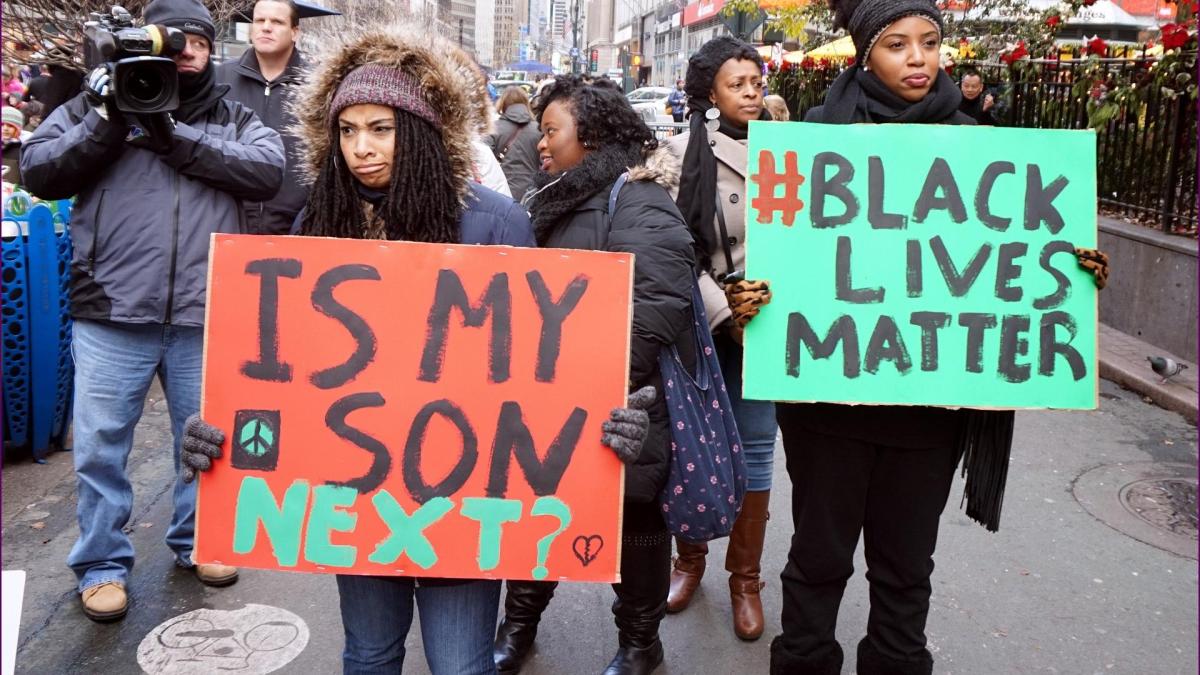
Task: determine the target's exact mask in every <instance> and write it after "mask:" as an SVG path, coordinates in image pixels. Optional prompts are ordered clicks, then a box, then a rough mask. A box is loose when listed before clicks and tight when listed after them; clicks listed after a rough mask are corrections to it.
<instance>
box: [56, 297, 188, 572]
mask: <svg viewBox="0 0 1200 675" xmlns="http://www.w3.org/2000/svg"><path fill="white" fill-rule="evenodd" d="M73 334H74V338H73V339H72V342H71V355H72V357H73V358H74V359H75V404H74V405H75V411H74V425H75V426H74V433H75V452H74V455H75V477H76V483H77V490H78V493H79V494H78V496H79V504H78V506H77V508H76V515H77V517H78V519H79V539H78V540H77V541H76V542H75V546H74V547H73V548H72V549H71V553H70V555H68V556H67V564H68V565H70V566H71V569H73V570H75V575H76V576H77V577H78V578H79V591H80V592H83V590H84V589H87V588H90V587H92V586H97V585H99V584H102V583H106V582H109V581H119V582H121V583H125V582H126V580H127V578H128V576H129V573H130V571H131V570H132V569H133V543H132V542H131V541H130V540H129V537H127V536H126V535H125V533H124V532H122V531H121V528H123V527H125V525H126V524H127V523H128V522H129V515H130V512H131V511H132V509H133V487H132V486H131V485H130V483H129V477H128V476H127V475H126V473H125V465H126V463H127V462H128V460H129V450H130V448H132V447H133V429H134V427H135V426H137V423H138V420H139V419H141V417H142V407H143V406H144V405H145V402H146V393H147V391H149V389H150V383H151V382H152V381H153V380H154V376H155V375H156V374H157V375H158V377H159V379H160V380H161V381H162V385H163V390H164V391H165V392H166V395H167V409H168V410H169V411H170V415H171V433H172V435H173V436H174V439H175V441H174V447H173V449H172V453H171V456H172V459H173V461H174V462H175V476H176V478H175V481H174V504H175V512H174V515H173V516H172V518H171V524H170V526H168V527H167V546H169V547H170V548H171V550H172V551H173V552H174V553H175V558H176V561H177V562H178V563H179V564H180V565H182V566H184V567H191V566H192V561H191V557H192V540H193V531H194V529H195V519H196V484H195V483H192V484H185V483H184V482H183V481H182V480H180V479H179V478H178V476H179V446H180V442H181V441H182V438H183V423H184V421H185V420H187V418H188V416H189V415H191V414H193V413H195V412H198V411H199V410H200V375H201V364H202V362H203V355H204V354H203V352H204V350H203V343H204V329H202V328H197V327H183V326H169V325H160V324H146V325H137V324H107V323H98V322H95V321H86V320H77V321H75V325H74V329H73Z"/></svg>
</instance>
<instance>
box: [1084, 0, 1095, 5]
mask: <svg viewBox="0 0 1200 675" xmlns="http://www.w3.org/2000/svg"><path fill="white" fill-rule="evenodd" d="M1094 4H1096V0H1083V6H1084V7H1091V6H1092V5H1094Z"/></svg>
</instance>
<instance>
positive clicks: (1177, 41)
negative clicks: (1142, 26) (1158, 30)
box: [1162, 23, 1188, 49]
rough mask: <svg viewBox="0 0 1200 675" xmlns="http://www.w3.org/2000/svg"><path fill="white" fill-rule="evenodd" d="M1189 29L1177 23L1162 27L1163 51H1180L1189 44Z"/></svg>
mask: <svg viewBox="0 0 1200 675" xmlns="http://www.w3.org/2000/svg"><path fill="white" fill-rule="evenodd" d="M1187 41H1188V29H1187V27H1186V26H1180V25H1179V24H1177V23H1168V24H1166V25H1165V26H1163V27H1162V45H1163V49H1179V48H1180V47H1182V46H1184V45H1185V44H1187Z"/></svg>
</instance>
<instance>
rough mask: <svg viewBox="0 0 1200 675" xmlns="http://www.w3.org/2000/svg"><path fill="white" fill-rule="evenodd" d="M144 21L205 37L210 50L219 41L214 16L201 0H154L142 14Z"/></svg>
mask: <svg viewBox="0 0 1200 675" xmlns="http://www.w3.org/2000/svg"><path fill="white" fill-rule="evenodd" d="M142 20H143V21H144V22H145V23H147V24H151V23H154V24H158V25H161V26H167V27H168V28H178V29H179V30H181V31H183V32H185V33H191V34H193V35H199V36H201V37H204V38H206V39H207V40H208V46H209V48H210V49H211V48H212V46H213V43H214V42H216V40H217V29H216V28H214V27H213V20H212V14H209V13H208V8H207V7H205V6H204V5H202V4H200V2H199V0H153V2H151V3H150V4H149V5H146V9H145V11H143V12H142Z"/></svg>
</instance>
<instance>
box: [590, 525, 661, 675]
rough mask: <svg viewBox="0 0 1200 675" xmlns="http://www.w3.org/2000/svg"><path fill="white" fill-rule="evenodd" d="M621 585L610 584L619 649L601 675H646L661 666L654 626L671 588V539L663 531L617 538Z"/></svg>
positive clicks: (659, 617)
mask: <svg viewBox="0 0 1200 675" xmlns="http://www.w3.org/2000/svg"><path fill="white" fill-rule="evenodd" d="M621 544H622V550H621V583H619V584H613V590H614V591H616V592H617V599H616V601H614V602H613V606H612V611H613V620H614V621H615V622H616V624H617V638H618V644H619V645H620V647H619V648H618V649H617V655H616V656H614V657H613V660H612V662H611V663H609V664H608V668H606V669H605V670H604V675H649V673H651V672H653V671H654V669H655V668H657V667H658V666H659V665H660V664H661V663H662V662H663V646H662V642H661V641H660V640H659V639H658V624H659V623H661V622H662V619H663V617H664V616H666V613H667V593H668V592H669V591H670V588H671V538H670V536H669V535H668V534H667V531H666V530H662V531H659V532H653V533H649V534H627V535H624V536H623V537H622V538H621Z"/></svg>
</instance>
